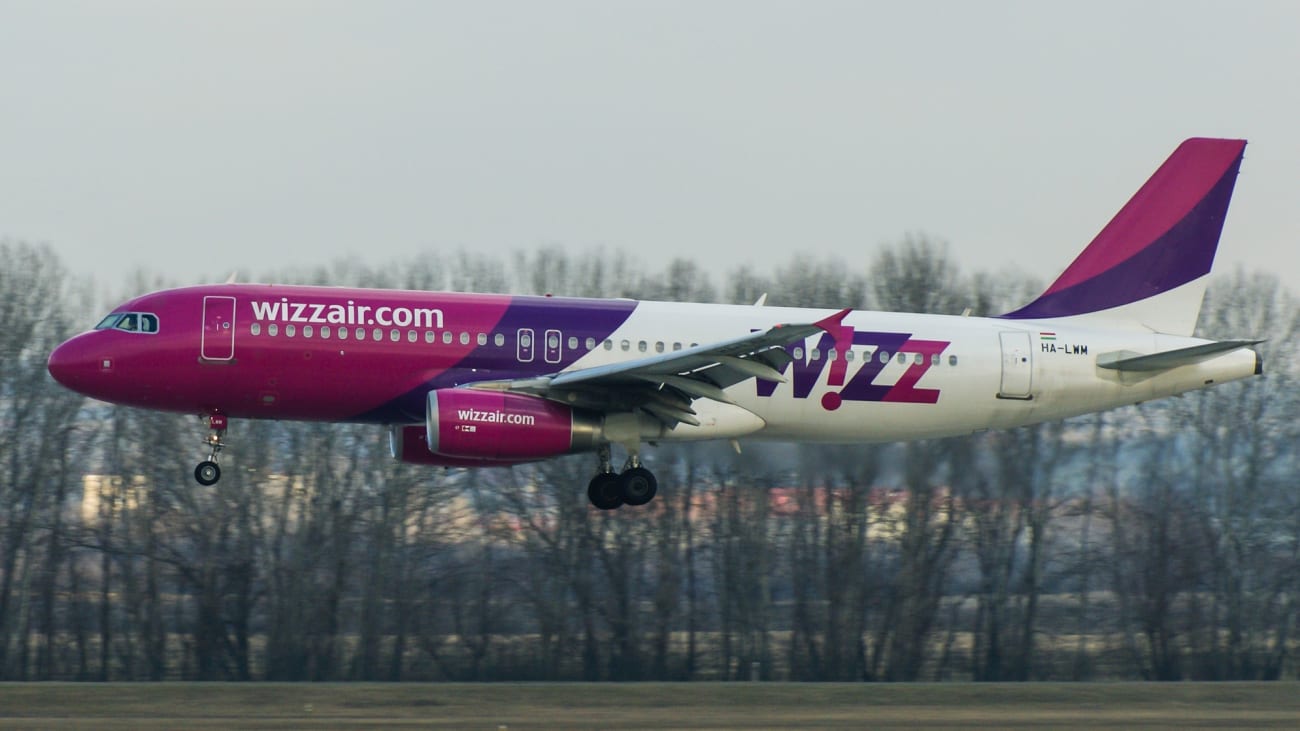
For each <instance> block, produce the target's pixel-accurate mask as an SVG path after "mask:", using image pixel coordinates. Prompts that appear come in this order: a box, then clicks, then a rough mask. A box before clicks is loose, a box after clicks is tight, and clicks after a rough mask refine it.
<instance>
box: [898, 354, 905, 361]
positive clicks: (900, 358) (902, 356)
mask: <svg viewBox="0 0 1300 731" xmlns="http://www.w3.org/2000/svg"><path fill="white" fill-rule="evenodd" d="M898 362H899V363H906V362H907V354H906V353H899V354H898Z"/></svg>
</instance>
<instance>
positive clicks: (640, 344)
mask: <svg viewBox="0 0 1300 731" xmlns="http://www.w3.org/2000/svg"><path fill="white" fill-rule="evenodd" d="M647 347H649V346H648V345H647V344H646V341H644V340H641V341H639V342H638V343H637V344H636V349H637V350H639V351H641V352H642V353H644V352H645V351H646V348H647Z"/></svg>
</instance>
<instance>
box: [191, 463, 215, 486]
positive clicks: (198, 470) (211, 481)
mask: <svg viewBox="0 0 1300 731" xmlns="http://www.w3.org/2000/svg"><path fill="white" fill-rule="evenodd" d="M220 479H221V467H220V466H218V465H217V463H216V462H213V461H212V460H204V461H203V462H200V463H199V465H198V466H197V467H195V468H194V481H195V482H197V483H199V484H200V485H203V486H204V487H208V486H210V485H215V484H217V480H220Z"/></svg>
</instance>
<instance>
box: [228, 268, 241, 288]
mask: <svg viewBox="0 0 1300 731" xmlns="http://www.w3.org/2000/svg"><path fill="white" fill-rule="evenodd" d="M238 278H239V270H238V269H236V270H235V271H233V272H231V273H230V276H228V277H226V284H234V283H235V280H236V279H238Z"/></svg>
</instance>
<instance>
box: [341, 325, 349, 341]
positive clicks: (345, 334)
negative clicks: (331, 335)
mask: <svg viewBox="0 0 1300 731" xmlns="http://www.w3.org/2000/svg"><path fill="white" fill-rule="evenodd" d="M347 339H348V329H347V328H346V327H342V326H340V327H339V340H347Z"/></svg>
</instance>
